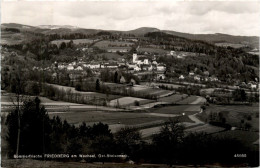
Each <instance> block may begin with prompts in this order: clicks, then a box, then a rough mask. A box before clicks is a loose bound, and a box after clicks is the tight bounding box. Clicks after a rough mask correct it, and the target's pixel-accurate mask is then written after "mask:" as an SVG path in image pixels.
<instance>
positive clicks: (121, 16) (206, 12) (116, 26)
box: [1, 1, 260, 35]
mask: <svg viewBox="0 0 260 168" xmlns="http://www.w3.org/2000/svg"><path fill="white" fill-rule="evenodd" d="M1 9H2V11H1V14H2V22H4V23H8V22H17V23H22V24H28V25H34V26H37V25H46V24H55V25H73V26H78V27H83V28H95V29H107V30H108V29H109V30H131V29H136V28H139V27H144V26H145V27H156V28H159V29H165V30H174V31H180V32H188V33H217V32H220V33H230V34H237V35H259V25H260V24H259V21H260V10H259V9H260V3H259V2H258V1H253V2H235V1H230V2H224V1H214V2H211V1H202V2H199V1H197V2H192V1H177V2H176V1H173V2H171V1H162V2H159V1H141V2H133V1H120V2H119V1H94V2H93V1H91V2H86V1H74V2H68V1H67V2H64V1H61V2H53V1H51V2H42V1H40V2H35V1H34V2H31V1H27V2H26V1H22V2H21V1H19V2H6V1H2V7H1Z"/></svg>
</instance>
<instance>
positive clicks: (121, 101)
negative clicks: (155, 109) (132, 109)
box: [109, 97, 154, 107]
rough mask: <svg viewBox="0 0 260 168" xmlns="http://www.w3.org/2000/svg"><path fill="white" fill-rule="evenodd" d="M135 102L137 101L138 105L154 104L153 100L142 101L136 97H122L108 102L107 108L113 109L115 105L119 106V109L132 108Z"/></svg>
mask: <svg viewBox="0 0 260 168" xmlns="http://www.w3.org/2000/svg"><path fill="white" fill-rule="evenodd" d="M135 101H138V102H139V105H143V104H147V103H151V102H154V100H149V99H142V98H137V97H122V98H118V99H114V100H111V101H110V102H109V106H111V107H115V106H117V105H119V106H120V107H126V106H134V105H135Z"/></svg>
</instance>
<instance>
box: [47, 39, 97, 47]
mask: <svg viewBox="0 0 260 168" xmlns="http://www.w3.org/2000/svg"><path fill="white" fill-rule="evenodd" d="M72 41H73V43H74V44H91V43H93V42H95V41H97V40H94V39H76V40H72ZM62 42H65V43H68V42H70V40H54V41H51V43H52V44H56V45H57V46H60V44H61V43H62Z"/></svg>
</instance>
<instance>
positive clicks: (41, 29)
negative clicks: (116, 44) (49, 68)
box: [1, 23, 259, 48]
mask: <svg viewBox="0 0 260 168" xmlns="http://www.w3.org/2000/svg"><path fill="white" fill-rule="evenodd" d="M3 28H16V29H20V30H21V31H32V32H37V33H43V34H55V33H57V34H66V33H83V34H96V33H98V32H101V31H106V32H110V33H112V34H118V33H121V34H133V35H135V36H144V35H145V34H146V33H149V32H164V33H167V34H171V35H175V36H179V37H184V38H187V39H192V40H202V41H207V42H211V43H221V42H227V43H235V44H245V45H249V46H251V47H255V48H259V37H258V36H234V35H228V34H222V33H215V34H190V33H182V32H176V31H172V30H160V29H158V28H154V27H140V28H137V29H134V30H128V31H120V30H101V29H86V28H80V27H76V26H71V25H39V26H29V25H22V24H17V23H4V24H1V29H3Z"/></svg>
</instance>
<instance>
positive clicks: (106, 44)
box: [94, 40, 134, 48]
mask: <svg viewBox="0 0 260 168" xmlns="http://www.w3.org/2000/svg"><path fill="white" fill-rule="evenodd" d="M133 44H134V43H131V42H125V41H109V40H103V41H99V42H97V43H96V44H95V45H94V46H96V47H99V48H107V47H130V46H132V45H133Z"/></svg>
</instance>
